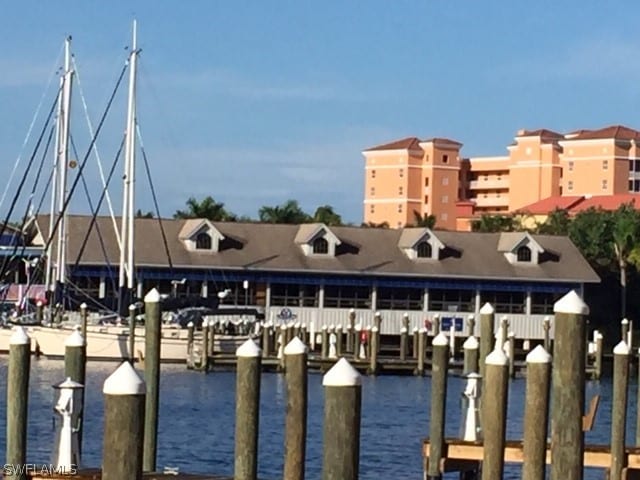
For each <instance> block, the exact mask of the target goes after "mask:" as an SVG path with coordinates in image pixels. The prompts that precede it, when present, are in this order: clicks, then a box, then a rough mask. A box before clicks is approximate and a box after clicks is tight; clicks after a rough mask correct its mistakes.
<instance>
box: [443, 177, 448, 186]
mask: <svg viewBox="0 0 640 480" xmlns="http://www.w3.org/2000/svg"><path fill="white" fill-rule="evenodd" d="M442 185H449V177H444V178H443V179H442Z"/></svg>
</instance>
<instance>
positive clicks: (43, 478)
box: [28, 468, 233, 480]
mask: <svg viewBox="0 0 640 480" xmlns="http://www.w3.org/2000/svg"><path fill="white" fill-rule="evenodd" d="M28 478H30V479H31V480H69V478H73V479H77V480H100V479H101V478H102V471H101V470H100V469H97V468H96V469H86V470H80V471H78V473H77V474H76V475H56V474H44V475H41V474H29V475H28ZM142 478H143V479H144V480H169V479H171V480H233V477H228V476H220V475H190V474H187V473H177V474H176V473H161V472H153V473H143V474H142Z"/></svg>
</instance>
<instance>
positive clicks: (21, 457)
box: [5, 327, 31, 480]
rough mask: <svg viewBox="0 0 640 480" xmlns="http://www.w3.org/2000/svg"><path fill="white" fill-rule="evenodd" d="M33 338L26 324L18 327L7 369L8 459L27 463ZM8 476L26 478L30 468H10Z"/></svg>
mask: <svg viewBox="0 0 640 480" xmlns="http://www.w3.org/2000/svg"><path fill="white" fill-rule="evenodd" d="M30 369H31V339H30V338H29V336H28V335H27V333H26V332H25V330H24V328H22V327H15V328H14V332H13V334H12V335H11V338H10V339H9V367H8V371H7V439H6V448H7V451H6V456H5V462H6V463H7V464H9V465H15V466H16V467H17V466H19V465H24V464H25V463H26V461H27V417H28V399H29V373H30ZM5 478H9V479H11V480H26V478H27V474H26V472H24V471H22V472H17V471H14V472H9V475H8V476H7V477H5Z"/></svg>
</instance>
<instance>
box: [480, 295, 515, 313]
mask: <svg viewBox="0 0 640 480" xmlns="http://www.w3.org/2000/svg"><path fill="white" fill-rule="evenodd" d="M480 298H481V302H480V303H481V304H482V305H484V304H485V303H486V302H489V303H490V304H491V305H493V308H495V310H496V313H525V306H526V300H525V292H498V291H486V292H481V293H480Z"/></svg>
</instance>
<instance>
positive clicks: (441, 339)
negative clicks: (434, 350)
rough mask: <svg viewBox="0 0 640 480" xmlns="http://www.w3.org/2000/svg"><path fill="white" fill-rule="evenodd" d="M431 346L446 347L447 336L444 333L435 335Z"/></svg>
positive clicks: (447, 344)
mask: <svg viewBox="0 0 640 480" xmlns="http://www.w3.org/2000/svg"><path fill="white" fill-rule="evenodd" d="M432 345H434V346H436V347H443V346H444V347H446V346H449V340H447V336H446V335H445V334H444V333H442V332H440V333H439V334H438V335H436V338H434V339H433V342H432Z"/></svg>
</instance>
